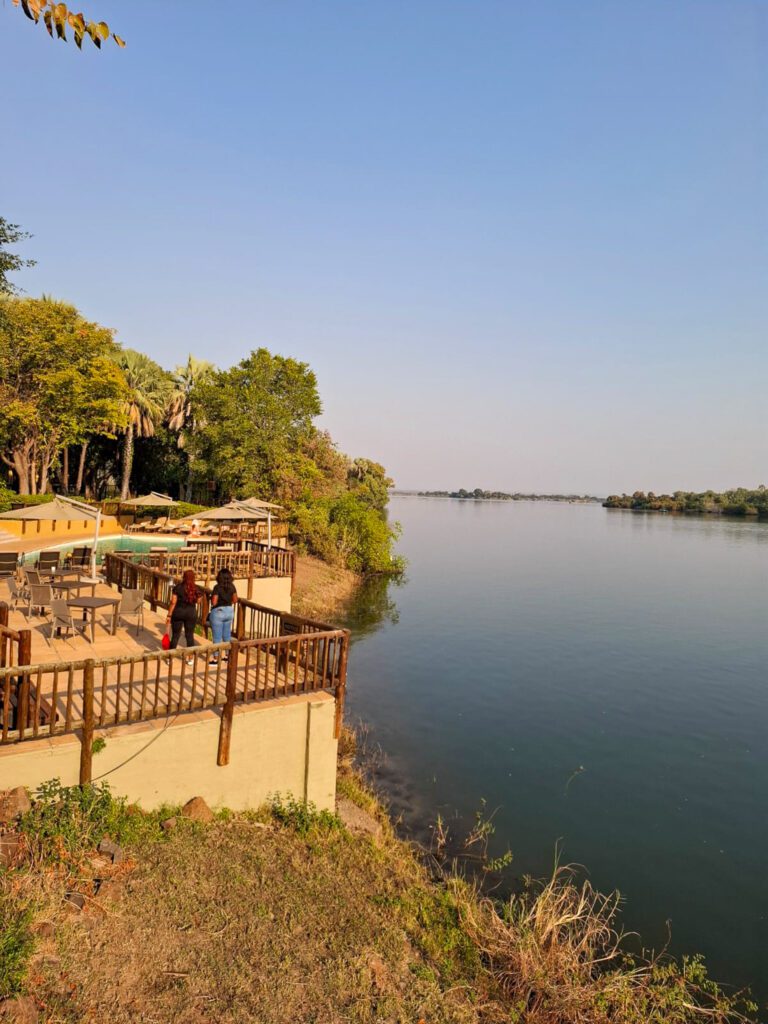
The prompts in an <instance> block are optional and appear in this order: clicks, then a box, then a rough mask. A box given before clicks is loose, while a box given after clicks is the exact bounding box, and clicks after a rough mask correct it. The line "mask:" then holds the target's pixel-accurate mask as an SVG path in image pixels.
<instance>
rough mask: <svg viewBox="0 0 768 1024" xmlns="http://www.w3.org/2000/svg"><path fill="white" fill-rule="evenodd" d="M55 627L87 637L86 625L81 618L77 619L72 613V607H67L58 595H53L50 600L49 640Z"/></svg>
mask: <svg viewBox="0 0 768 1024" xmlns="http://www.w3.org/2000/svg"><path fill="white" fill-rule="evenodd" d="M57 629H66V630H67V633H74V634H75V635H77V634H78V633H82V635H83V636H84V637H85V638H86V639H88V637H87V633H86V630H87V626H86V624H85V623H84V622H83V620H82V619H80V621H78V620H77V619H76V618H75V617H74V615H73V614H72V609H71V608H70V607H69V605H68V604H67V602H66V601H63V600H62V599H61V598H59V597H54V598H53V600H52V601H51V640H53V635H54V633H55V632H56V630H57Z"/></svg>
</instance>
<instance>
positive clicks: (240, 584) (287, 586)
mask: <svg viewBox="0 0 768 1024" xmlns="http://www.w3.org/2000/svg"><path fill="white" fill-rule="evenodd" d="M251 584H252V585H251V594H250V600H251V601H254V602H255V603H256V604H263V605H265V607H267V608H274V609H275V610H276V611H279V612H290V610H291V578H290V576H265V577H264V578H263V579H254V580H252V581H251ZM235 587H236V588H237V593H238V594H239V596H240V597H243V598H247V597H248V580H247V579H238V580H235Z"/></svg>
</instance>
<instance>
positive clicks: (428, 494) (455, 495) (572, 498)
mask: <svg viewBox="0 0 768 1024" xmlns="http://www.w3.org/2000/svg"><path fill="white" fill-rule="evenodd" d="M389 493H390V494H391V495H392V497H394V498H451V499H453V500H455V501H560V502H565V503H567V504H571V505H599V504H600V503H601V502H602V501H603V499H602V498H597V497H595V496H594V495H591V494H521V493H515V494H507V493H506V492H504V491H479V490H478V491H464V490H458V491H401V490H393V491H390V492H389Z"/></svg>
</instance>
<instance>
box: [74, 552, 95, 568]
mask: <svg viewBox="0 0 768 1024" xmlns="http://www.w3.org/2000/svg"><path fill="white" fill-rule="evenodd" d="M92 550H93V549H92V548H89V547H83V548H73V549H72V555H71V556H70V559H69V564H70V566H71V568H73V569H88V568H90V565H91V552H92Z"/></svg>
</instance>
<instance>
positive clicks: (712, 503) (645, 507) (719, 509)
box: [603, 484, 768, 517]
mask: <svg viewBox="0 0 768 1024" xmlns="http://www.w3.org/2000/svg"><path fill="white" fill-rule="evenodd" d="M603 505H604V506H605V507H606V508H627V509H634V510H636V511H645V512H704V513H709V514H714V515H718V514H723V515H732V516H763V517H765V516H768V490H767V489H766V487H765V485H764V484H761V485H760V486H759V487H757V488H754V489H751V490H750V489H749V488H746V487H735V488H733V490H730V491H722V492H720V491H675V492H674V494H654V493H653V491H648V493H647V494H646V493H645V491H635V492H634V493H633V494H620V495H619V494H611V495H610V496H609V497H608V498H606V500H605V501H604V502H603Z"/></svg>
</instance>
